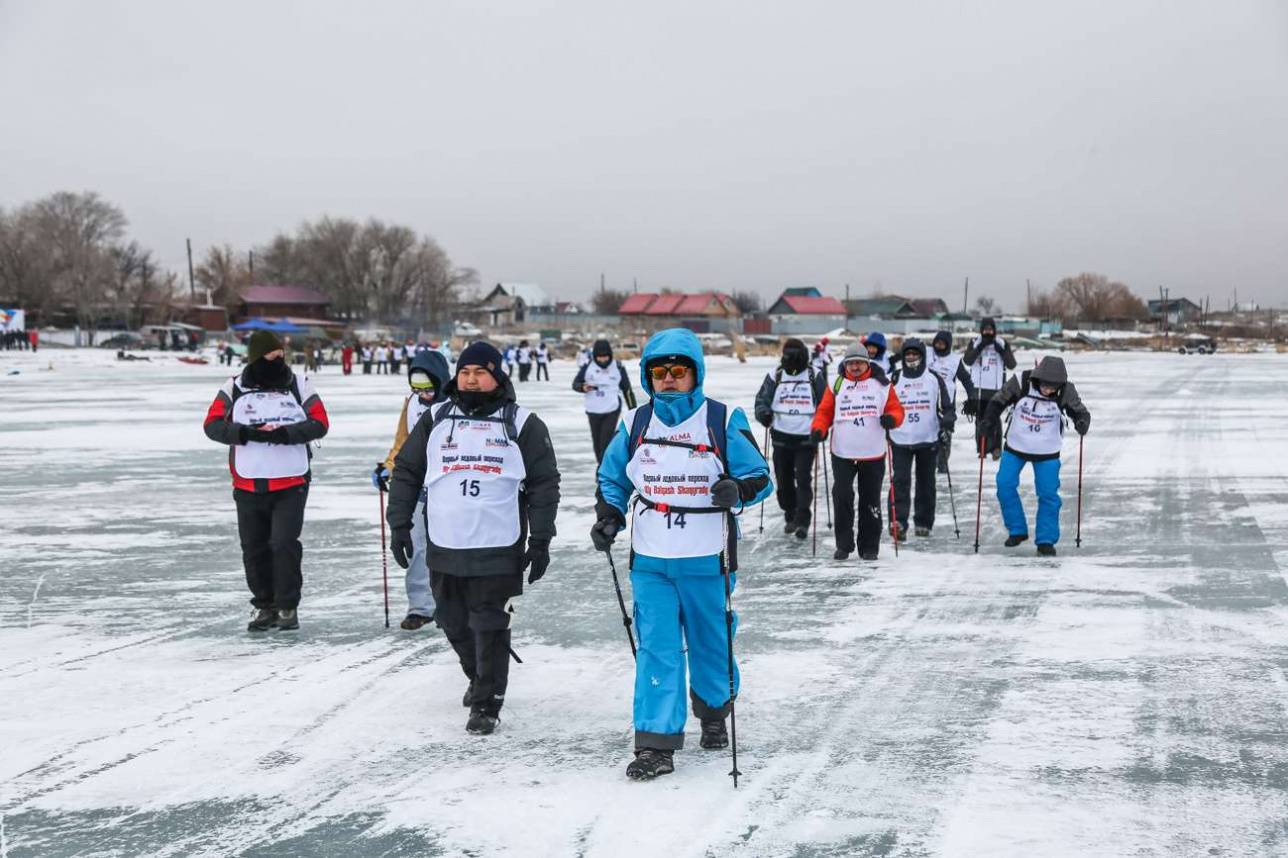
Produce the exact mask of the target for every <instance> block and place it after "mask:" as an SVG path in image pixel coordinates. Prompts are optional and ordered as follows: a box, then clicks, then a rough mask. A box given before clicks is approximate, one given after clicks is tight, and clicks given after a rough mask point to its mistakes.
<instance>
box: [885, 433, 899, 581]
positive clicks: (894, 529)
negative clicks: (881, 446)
mask: <svg viewBox="0 0 1288 858" xmlns="http://www.w3.org/2000/svg"><path fill="white" fill-rule="evenodd" d="M886 462H887V464H888V465H889V466H890V535H891V536H892V537H893V538H894V556H895V557H898V556H899V522H898V521H897V520H895V517H894V447H892V446H891V445H890V430H889V429H887V430H886Z"/></svg>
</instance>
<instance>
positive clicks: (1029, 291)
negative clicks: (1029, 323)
mask: <svg viewBox="0 0 1288 858" xmlns="http://www.w3.org/2000/svg"><path fill="white" fill-rule="evenodd" d="M1024 291H1025V293H1026V295H1027V296H1028V297H1027V299H1026V301H1027V303H1026V304H1025V305H1024V315H1026V316H1027V315H1029V314H1030V313H1032V312H1033V284H1032V283H1030V282H1029V278H1027V277H1025V278H1024Z"/></svg>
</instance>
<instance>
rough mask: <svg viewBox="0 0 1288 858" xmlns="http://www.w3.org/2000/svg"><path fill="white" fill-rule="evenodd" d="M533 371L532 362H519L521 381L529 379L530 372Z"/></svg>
mask: <svg viewBox="0 0 1288 858" xmlns="http://www.w3.org/2000/svg"><path fill="white" fill-rule="evenodd" d="M531 372H532V364H531V363H520V364H519V381H527V380H528V375H529V374H531Z"/></svg>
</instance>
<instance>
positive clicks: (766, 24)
mask: <svg viewBox="0 0 1288 858" xmlns="http://www.w3.org/2000/svg"><path fill="white" fill-rule="evenodd" d="M62 189H68V190H83V189H92V190H96V191H98V192H100V193H101V194H103V195H104V196H105V197H107V198H108V199H110V200H112V201H114V202H115V203H117V204H118V205H120V206H121V207H122V208H123V209H124V210H125V212H126V214H127V216H128V217H129V219H130V221H131V224H132V235H133V236H134V237H135V238H137V239H138V240H139V241H140V242H142V243H143V244H145V245H147V246H149V247H151V248H153V249H154V250H155V251H157V253H158V254H159V256H160V258H161V259H162V260H163V261H164V262H166V263H167V264H170V265H172V266H174V267H175V268H179V267H181V266H182V264H183V258H184V257H183V241H184V238H185V237H187V236H191V237H192V239H193V244H194V247H197V248H203V247H205V246H207V245H209V244H212V243H222V242H231V243H232V244H233V245H234V246H236V247H238V248H246V247H250V246H252V245H254V244H257V243H262V242H265V241H267V240H268V239H269V238H270V237H271V236H272V235H273V233H274V232H275V231H276V230H278V229H283V228H285V229H290V228H293V227H294V226H295V225H296V224H298V223H299V222H300V221H301V220H303V219H306V218H314V217H317V216H319V215H322V214H324V213H325V214H331V215H343V216H351V217H358V218H365V217H368V216H376V217H379V218H382V219H385V220H389V221H395V222H401V223H406V224H408V225H410V226H412V227H414V228H416V229H418V230H420V231H423V232H427V233H429V234H431V235H433V236H434V237H435V238H436V239H438V241H439V242H440V243H441V244H442V245H443V246H444V247H445V248H446V250H447V251H448V253H449V254H450V255H451V256H452V258H453V260H455V261H456V262H457V263H458V264H460V265H468V266H473V267H475V268H477V269H478V271H479V273H480V277H481V278H482V280H483V282H484V283H490V282H495V281H497V280H526V281H535V282H538V283H541V284H542V285H543V286H545V287H546V288H547V291H549V292H550V293H552V294H554V295H557V296H560V297H566V298H577V297H584V296H585V295H587V294H589V292H590V291H591V290H592V289H594V288H596V287H597V286H598V283H599V275H600V272H604V273H605V274H606V276H607V280H608V284H609V286H611V287H618V288H626V289H629V288H630V287H631V283H632V278H638V281H639V284H640V289H641V290H644V289H656V288H659V287H661V286H667V285H669V286H672V287H676V288H682V289H696V288H720V289H726V290H734V289H754V290H757V291H759V292H761V293H762V294H764V295H766V296H772V295H776V294H777V293H778V291H779V290H780V289H781V288H782V287H784V286H789V285H816V286H819V287H821V288H822V289H823V290H824V292H825V293H830V294H836V295H841V294H842V293H843V291H844V285H845V284H846V283H849V284H851V287H852V291H853V294H855V295H861V294H868V293H870V292H871V291H872V290H873V288H874V286H876V285H877V284H880V286H881V287H882V288H884V289H885V290H887V291H893V292H899V293H904V294H908V295H914V296H930V295H939V296H942V297H944V298H946V299H948V300H949V301H950V303H951V304H954V305H956V304H957V303H958V302H960V301H961V294H962V279H963V278H964V277H965V276H967V275H969V276H970V278H971V294H972V301H973V300H974V296H976V295H980V294H989V295H992V296H994V297H995V298H997V299H999V300H1000V301H1001V303H1002V304H1003V306H1005V307H1006V308H1007V309H1013V310H1018V309H1021V308H1020V303H1021V301H1022V296H1023V294H1024V288H1025V285H1024V284H1025V278H1031V279H1032V281H1033V283H1034V285H1035V286H1038V287H1050V286H1051V285H1053V284H1054V283H1055V281H1056V280H1058V279H1059V278H1060V277H1062V276H1064V275H1067V274H1073V273H1077V272H1079V271H1083V270H1091V271H1099V272H1102V273H1105V274H1108V275H1109V276H1111V277H1114V278H1117V279H1121V280H1124V281H1125V282H1127V283H1128V284H1129V285H1131V286H1132V287H1133V288H1134V289H1135V290H1136V291H1137V292H1138V293H1140V294H1142V295H1145V296H1146V297H1148V296H1149V295H1152V294H1156V293H1157V287H1158V285H1159V284H1164V285H1167V286H1169V287H1170V288H1171V290H1172V294H1173V295H1174V296H1175V295H1178V294H1183V295H1188V296H1190V297H1192V298H1195V299H1198V298H1200V297H1202V296H1203V295H1210V296H1211V298H1212V304H1213V306H1214V307H1217V306H1221V307H1222V308H1224V306H1225V302H1226V300H1227V297H1228V296H1229V295H1230V294H1231V292H1232V291H1233V290H1234V289H1235V288H1237V289H1238V290H1239V297H1240V298H1241V299H1244V298H1248V297H1251V298H1254V299H1256V300H1259V301H1260V302H1261V303H1263V304H1269V303H1274V304H1280V305H1288V4H1285V3H1283V2H1278V0H1231V2H1224V3H1206V2H1198V0H1193V2H1178V0H1160V2H1125V0H1103V2H1102V0H1096V2H1088V0H1079V2H1076V3H1056V2H1033V0H1019V2H997V3H981V2H970V3H960V2H946V3H900V2H888V0H887V2H880V3H877V2H853V0H850V2H826V3H824V2H808V0H793V2H791V3H787V2H777V3H769V2H750V0H737V2H694V0H686V2H673V0H651V2H647V3H644V2H638V0H633V2H615V0H514V2H507V3H498V2H480V0H460V2H428V0H422V2H408V3H393V2H385V3H381V2H373V3H343V4H342V3H321V2H315V0H310V2H299V3H285V2H282V3H278V2H227V0H220V2H215V3H212V2H201V3H196V2H192V3H189V2H176V0H159V2H144V0H137V1H136V2H81V3H73V2H36V0H28V2H23V0H0V206H5V207H9V206H13V205H16V204H18V203H21V202H23V201H26V200H30V199H34V198H36V197H39V196H41V195H44V194H47V193H49V192H51V191H55V190H62Z"/></svg>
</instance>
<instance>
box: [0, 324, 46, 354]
mask: <svg viewBox="0 0 1288 858" xmlns="http://www.w3.org/2000/svg"><path fill="white" fill-rule="evenodd" d="M39 345H40V332H39V331H37V330H35V329H34V328H33V329H31V330H27V329H26V328H24V329H22V330H20V331H5V332H4V333H3V334H0V349H4V350H5V351H7V352H11V351H29V350H30V351H33V352H34V351H36V350H37V346H39Z"/></svg>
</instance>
